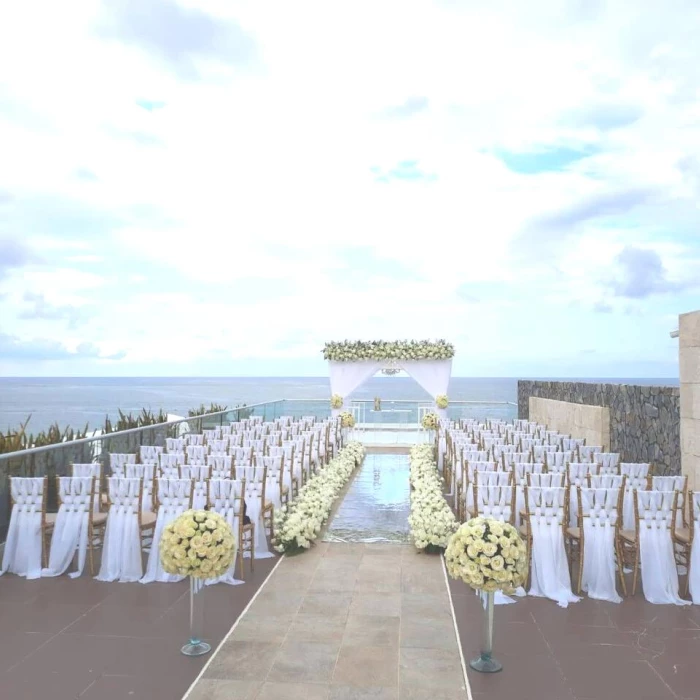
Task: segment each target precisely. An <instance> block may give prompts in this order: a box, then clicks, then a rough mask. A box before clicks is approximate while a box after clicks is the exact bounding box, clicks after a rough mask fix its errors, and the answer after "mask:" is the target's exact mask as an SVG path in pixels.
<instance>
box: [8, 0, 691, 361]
mask: <svg viewBox="0 0 700 700" xmlns="http://www.w3.org/2000/svg"><path fill="white" fill-rule="evenodd" d="M149 1H150V0H149ZM163 1H164V2H165V0H163ZM127 4H128V3H127ZM127 4H124V3H119V7H125V6H126V5H127ZM179 4H180V6H182V7H187V8H189V9H191V10H192V11H195V12H203V13H208V14H209V15H210V17H211V18H212V20H211V21H212V22H213V24H212V25H211V26H218V25H217V23H219V24H220V25H221V26H224V22H229V23H230V22H235V23H237V25H238V27H239V28H240V31H241V32H243V33H244V34H245V35H246V36H247V37H249V39H250V41H251V42H252V44H251V46H253V49H254V50H252V53H251V56H250V58H249V60H246V61H240V62H238V63H236V62H235V61H234V62H232V61H231V60H228V58H227V59H226V60H223V59H222V60H218V59H217V55H216V52H215V51H213V50H207V51H200V52H199V53H197V50H196V49H197V46H198V45H199V44H196V42H195V43H194V44H193V43H192V42H190V43H189V44H188V47H189V48H188V51H189V53H190V57H191V61H192V66H193V67H194V68H193V70H194V73H193V75H194V74H196V75H198V78H197V79H194V78H192V76H191V75H190V76H187V77H185V76H183V73H182V70H181V69H182V65H181V64H178V65H175V64H174V63H173V64H169V63H168V61H167V60H166V59H164V56H166V57H167V55H168V54H166V53H164V52H163V51H161V52H160V53H158V52H156V51H154V52H150V53H149V50H148V45H147V44H144V43H142V44H141V45H139V44H138V42H135V41H130V42H126V41H122V42H120V41H119V40H117V39H114V38H106V35H105V32H104V31H103V28H104V26H105V24H104V23H105V22H106V21H107V20H108V19H109V17H108V14H105V13H106V12H107V10H114V9H115V8H117V5H116V4H114V5H109V3H102V4H100V2H98V1H97V0H75V1H74V2H71V3H69V4H67V5H66V4H64V5H62V6H60V7H58V6H56V7H53V6H51V7H49V6H47V5H46V3H44V2H41V1H40V0H27V1H26V2H23V3H20V4H15V5H14V6H12V7H11V8H7V9H3V10H0V66H5V68H4V69H0V71H1V72H2V74H0V84H3V85H4V88H3V89H2V90H0V105H10V106H12V109H6V110H3V111H2V113H0V129H2V134H3V136H4V139H3V160H4V162H6V163H9V164H11V167H8V168H4V169H3V171H2V173H1V174H0V189H1V190H6V191H8V192H10V193H11V194H12V195H13V196H14V197H15V200H16V203H15V204H14V207H15V208H16V209H18V210H21V208H22V207H30V206H34V207H37V206H39V204H38V202H40V201H41V199H42V198H47V197H51V198H54V199H58V200H61V199H66V200H70V201H72V202H73V203H74V204H75V206H77V207H79V206H83V207H88V208H90V209H91V210H94V211H98V212H100V211H101V212H103V213H104V216H105V218H106V219H110V220H113V224H112V225H110V227H108V228H105V229H104V230H101V231H99V232H97V231H96V232H95V233H93V234H92V235H90V233H89V232H87V233H86V231H84V230H81V231H77V230H60V231H59V230H58V228H57V227H58V224H57V223H56V224H55V226H56V228H55V230H53V229H52V228H51V226H52V224H51V222H50V221H49V222H46V223H44V224H43V226H42V228H41V230H37V227H34V228H33V229H32V230H31V231H30V230H27V231H22V230H15V228H12V229H11V228H10V227H11V226H21V225H22V223H21V222H22V221H24V220H26V219H27V218H26V217H21V216H20V217H19V218H18V219H16V220H13V219H11V218H10V219H8V221H9V223H8V224H7V225H6V231H5V232H6V233H8V234H11V235H15V236H17V235H19V236H25V237H26V238H28V239H29V241H30V243H32V245H33V246H34V247H35V249H36V250H38V251H41V252H42V253H43V256H44V258H45V259H46V260H45V262H46V267H45V268H44V269H40V268H34V267H33V268H31V269H30V270H29V271H27V273H26V274H24V273H22V272H21V271H20V272H17V271H16V270H15V271H14V272H13V277H12V279H11V280H9V281H6V282H5V284H6V285H9V287H8V289H9V291H10V294H8V296H7V298H6V299H5V300H4V302H0V303H3V304H4V307H2V313H3V317H4V318H8V319H10V320H8V322H7V325H8V327H9V328H8V329H9V330H11V331H12V333H13V334H16V335H17V336H18V337H30V336H32V337H33V335H35V334H36V326H33V327H32V328H31V329H28V328H25V329H24V330H23V327H22V324H21V323H19V322H18V321H17V320H13V318H14V316H15V315H16V304H17V300H18V298H19V297H21V294H22V293H23V291H24V290H25V288H28V289H34V290H35V291H42V292H46V293H47V299H50V300H51V301H52V303H55V304H69V303H79V302H80V299H84V298H85V297H87V296H94V297H95V300H96V301H97V302H99V304H101V308H104V309H105V314H106V315H107V317H108V320H107V318H102V319H95V320H93V321H91V323H92V324H93V325H92V326H90V327H91V328H92V331H93V333H94V339H95V341H96V342H100V343H106V344H109V347H108V346H107V345H105V348H106V350H105V352H106V353H112V354H116V353H117V352H118V351H120V350H121V349H125V350H126V351H127V353H128V355H127V358H125V360H124V362H125V363H126V362H139V363H147V362H153V363H155V362H157V360H158V358H159V357H163V358H166V359H168V360H172V361H173V362H175V361H188V362H189V361H192V362H195V361H196V359H197V357H198V356H205V355H206V354H207V353H208V352H209V351H214V350H221V349H225V351H226V352H227V353H230V356H231V357H232V358H246V357H250V356H254V355H263V356H268V357H270V358H275V361H276V362H279V361H280V360H281V359H283V358H284V357H286V356H287V355H285V353H289V355H288V357H293V356H299V357H301V355H299V353H302V352H306V351H307V350H308V348H309V347H311V346H312V345H313V344H314V343H321V342H322V341H323V340H325V339H328V338H331V337H349V336H361V337H372V336H382V337H388V336H389V335H396V336H401V337H418V336H426V335H440V336H445V337H450V338H452V339H454V340H456V341H458V340H459V339H461V338H464V339H465V343H467V342H468V343H469V349H468V350H466V349H465V354H468V355H469V357H470V358H471V357H473V352H474V348H473V340H466V339H469V338H472V339H473V337H474V332H475V331H474V329H475V327H481V328H482V329H484V333H485V334H486V335H487V336H488V337H489V338H490V339H491V340H492V346H496V347H498V348H503V347H508V343H509V340H510V336H511V333H510V331H509V330H508V329H509V324H512V323H515V320H516V319H517V318H518V316H519V315H520V316H522V315H523V314H524V315H525V316H530V315H536V314H537V313H542V314H545V315H550V316H551V318H555V317H556V318H558V316H556V315H557V314H564V313H568V314H570V313H572V312H571V310H570V309H571V307H570V303H571V302H572V301H577V302H578V303H579V304H580V306H579V311H577V312H576V313H580V314H582V315H581V323H582V324H583V325H584V326H585V327H586V328H587V329H595V327H596V326H595V324H597V323H602V322H603V321H601V320H600V319H601V317H603V316H610V315H612V314H595V315H594V316H593V317H591V316H590V315H586V314H588V313H589V311H590V310H591V309H593V308H594V307H595V306H596V305H599V308H601V307H600V305H601V304H605V303H608V302H606V291H605V284H604V279H605V278H606V274H608V273H609V270H610V268H611V266H612V265H613V264H614V260H615V257H616V255H617V254H618V253H619V252H620V250H622V249H623V248H624V247H625V246H628V245H636V246H638V247H639V246H641V247H643V248H648V249H652V250H655V251H656V252H657V253H658V254H659V255H660V257H661V259H662V260H663V263H664V267H665V269H666V270H667V271H668V274H669V278H671V279H674V280H676V279H683V280H685V279H690V278H691V277H692V275H693V274H695V273H696V271H697V264H698V258H700V250H699V245H698V238H697V231H698V225H699V224H700V214H699V210H698V208H697V205H696V202H697V182H696V179H695V170H694V169H693V167H691V165H692V162H691V161H689V160H688V158H689V157H691V158H692V156H693V155H695V156H696V157H698V156H700V129H698V127H697V116H698V113H699V111H700V97H699V95H700V71H698V70H697V68H696V66H698V65H700V48H698V45H697V42H696V41H695V37H694V36H693V32H692V27H693V25H694V19H695V18H696V17H698V18H700V17H699V16H698V10H697V8H696V5H695V4H694V3H692V2H690V1H689V0H688V1H685V2H683V1H681V0H674V1H673V2H671V3H670V4H669V3H667V4H666V5H664V6H663V7H661V6H659V7H658V8H654V7H648V8H647V7H645V9H644V13H637V14H635V13H634V11H630V7H629V3H627V2H624V0H617V1H616V2H609V3H605V4H603V3H583V2H581V3H566V4H564V3H560V2H555V0H540V1H539V2H535V3H529V4H524V3H522V2H519V1H516V0H503V1H502V2H499V3H496V4H493V5H491V6H489V7H488V8H487V7H486V6H484V4H483V3H480V2H474V1H471V0H463V1H459V0H454V1H451V2H447V1H444V2H428V1H427V0H413V1H411V2H399V1H398V0H391V1H390V2H383V3H379V4H377V3H370V2H369V0H361V1H360V2H356V3H353V4H352V5H346V6H341V5H338V4H337V3H328V2H322V1H321V0H313V1H309V0H301V1H300V2H295V3H287V2H281V1H278V2H273V3H258V2H253V1H252V0H246V1H242V2H240V1H239V2H227V1H225V0H197V2H195V1H194V0H188V1H187V2H184V1H181V2H180V3H179ZM630 13H631V14H630ZM39 16H41V17H42V21H41V22H39V21H37V17H39ZM207 22H209V20H207ZM207 26H209V25H207ZM227 26H232V25H230V24H229V25H227ZM100 28H102V29H100ZM165 29H167V28H165V27H164V31H163V37H162V40H163V41H169V42H177V41H178V40H179V39H183V40H184V38H183V37H182V36H178V35H177V34H176V33H171V34H168V32H167V31H165ZM28 35H31V36H33V37H34V41H33V42H31V44H29V43H27V42H26V41H25V39H24V37H26V36H28ZM37 46H41V47H42V48H41V51H38V50H37V48H36V47H37ZM193 46H194V48H192V47H193ZM209 48H211V47H207V49H209ZM228 48H235V47H228ZM168 49H169V50H170V51H171V53H172V55H175V50H176V49H177V47H173V45H172V44H170V45H169V46H168ZM178 55H179V54H178ZM229 58H230V56H229ZM10 66H11V67H12V70H11V71H10V69H9V67H10ZM143 100H146V101H153V102H161V103H162V104H163V106H162V107H159V108H157V109H153V110H151V111H149V110H147V109H144V108H143V107H141V106H139V105H138V104H137V102H138V101H143ZM406 105H408V107H406ZM402 106H403V107H405V109H403V110H399V109H398V108H400V107H402ZM3 113H4V115H5V116H4V117H3V116H2V114H3ZM28 115H34V118H31V119H30V118H29V116H28ZM584 147H585V148H589V149H592V150H593V152H594V154H593V155H592V156H591V157H590V158H587V159H585V160H580V161H578V162H576V163H573V164H571V165H570V166H569V167H568V168H567V169H565V170H563V171H557V170H551V171H549V172H543V173H540V174H537V175H528V174H521V173H517V172H514V171H512V170H509V169H508V168H507V167H506V165H505V164H504V162H503V161H502V160H500V159H499V157H498V156H497V154H495V153H494V152H493V151H494V150H496V151H499V152H503V151H518V152H525V153H532V152H536V151H540V150H543V149H559V148H561V149H576V148H584ZM406 161H417V163H418V165H417V168H418V169H419V170H420V171H421V172H424V173H430V174H435V175H437V180H435V181H432V182H431V181H420V180H416V181H406V180H401V179H393V180H391V181H390V182H384V183H381V182H376V181H375V180H376V178H375V175H374V174H373V173H372V170H371V168H373V167H376V168H380V169H381V170H382V172H391V171H392V170H393V169H395V168H396V167H397V165H398V164H399V163H401V162H406ZM693 162H694V161H693ZM683 163H685V165H683ZM88 171H89V172H90V173H91V174H92V175H93V176H94V177H90V178H80V177H76V173H77V172H88ZM630 193H632V194H630ZM634 193H638V194H634ZM639 193H648V194H645V195H644V196H642V194H639ZM615 198H617V199H616V201H615V202H613V200H614V199H615ZM620 201H622V202H623V204H624V206H623V205H620ZM32 203H33V204H32ZM10 205H12V202H11V203H10ZM606 207H607V208H608V214H609V215H608V217H607V218H604V217H601V216H600V214H601V212H603V210H604V209H605V208H606ZM5 208H7V205H5ZM545 221H547V222H548V223H547V226H544V224H543V222H545ZM17 222H19V223H17ZM65 226H67V227H68V228H69V229H70V225H69V224H65ZM528 231H530V233H527V232H528ZM533 231H534V233H533ZM524 232H525V233H527V236H525V237H523V236H524ZM1 235H3V220H2V219H0V236H1ZM528 236H529V237H528ZM518 241H520V243H519V244H518V245H516V243H517V242H518ZM350 246H365V247H367V248H368V249H369V250H370V251H371V253H372V255H376V256H378V257H379V258H381V257H384V258H389V259H392V260H395V261H396V262H398V263H400V264H401V265H403V267H404V268H405V269H406V271H407V272H406V274H405V278H404V279H402V278H401V277H400V276H398V275H397V274H392V275H391V278H390V279H386V278H385V279H382V274H381V272H380V271H379V270H377V269H376V265H375V266H374V267H373V265H374V263H373V262H372V260H370V259H369V258H368V260H367V263H366V266H367V268H366V269H367V275H368V279H364V280H363V281H359V280H358V279H355V278H353V277H352V276H351V275H349V273H348V272H347V271H345V270H343V269H342V265H341V262H339V261H342V257H343V256H344V255H345V254H346V253H345V250H346V249H347V248H348V247H350ZM368 255H369V254H368ZM52 263H55V266H56V267H57V269H52ZM90 263H92V264H94V265H98V264H99V265H100V268H103V269H100V270H99V271H97V272H96V273H88V272H87V271H86V269H85V265H86V264H90ZM357 265H359V266H362V265H363V263H362V261H358V262H357ZM71 266H74V267H71ZM98 273H99V274H98ZM86 275H87V276H86ZM256 280H257V281H258V282H259V283H260V284H263V283H266V282H267V283H269V284H270V285H274V284H277V283H279V284H283V283H284V284H287V285H288V286H289V284H291V285H292V288H291V289H290V290H289V291H288V292H286V293H284V294H283V295H282V296H281V297H280V298H279V299H277V300H274V301H270V300H268V299H267V298H263V297H261V298H260V299H257V300H256V298H254V296H249V295H246V293H245V291H243V292H241V291H240V289H241V287H240V284H245V283H246V282H251V281H256ZM465 283H468V284H469V285H472V286H473V288H472V286H470V290H471V291H470V294H469V295H462V296H460V295H459V290H460V289H461V288H462V285H464V284H465ZM489 284H491V285H493V284H498V285H500V286H501V287H502V289H503V294H502V295H498V298H496V295H492V298H489V297H488V296H484V295H483V294H480V293H479V292H478V291H474V290H475V289H476V290H478V289H479V285H482V286H483V285H489ZM255 288H258V286H257V285H256V287H255ZM271 288H273V287H271ZM484 288H485V287H484ZM234 289H235V290H236V291H235V293H234V292H233V291H232V290H234ZM155 290H158V291H159V293H157V294H156V293H154V291H155ZM175 290H177V295H176V296H173V292H174V291H175ZM2 291H7V290H4V289H0V292H2ZM49 294H51V295H52V296H49ZM470 295H471V296H473V297H474V298H476V299H478V301H469V300H468V298H465V296H466V297H468V296H470ZM674 299H678V301H677V303H679V304H683V303H685V302H684V301H683V300H682V299H680V298H678V297H674V296H673V295H669V298H668V299H667V300H666V302H665V303H666V304H667V306H666V307H665V308H664V309H663V311H659V313H663V314H666V315H668V314H673V313H674V307H673V304H674ZM614 308H615V310H616V311H618V310H622V306H619V308H618V306H615V305H614ZM563 309H567V311H564V310H563ZM581 309H583V311H581ZM182 319H186V321H185V325H183V321H182ZM261 319H264V322H262V323H261ZM606 322H607V321H606ZM190 324H192V326H196V327H197V333H196V334H195V333H193V332H191V331H190ZM222 324H223V327H222ZM486 329H488V331H486ZM526 330H527V329H525V330H524V331H523V332H526ZM299 333H302V335H298V334H299ZM295 334H297V335H295ZM294 338H301V340H294ZM530 340H531V346H530V347H532V353H533V356H534V355H537V353H539V354H540V356H541V355H542V354H543V353H545V354H546V353H552V354H553V356H554V355H556V352H555V351H554V350H553V349H552V347H551V344H550V343H545V342H543V340H542V339H541V336H540V335H538V334H536V333H533V334H532V335H531V337H530ZM601 342H602V346H601V348H600V352H601V353H604V352H606V351H607V350H610V352H612V348H617V347H618V346H619V343H612V341H611V342H609V343H607V341H601ZM606 343H607V344H606ZM492 346H488V345H485V346H484V347H483V350H482V351H483V352H489V353H490V352H492V350H493V348H492ZM479 347H481V346H479ZM561 347H562V348H564V347H565V345H564V344H563V341H562V345H561ZM458 349H459V347H458ZM650 352H654V350H653V349H652V350H650ZM659 352H666V350H663V351H662V350H659ZM652 359H655V358H652ZM241 366H242V365H241ZM0 367H1V358H0ZM202 371H206V369H205V368H204V366H203V369H202ZM280 371H281V372H284V370H283V369H280ZM462 371H464V372H466V373H468V372H469V367H468V366H465V367H464V368H463V370H462ZM613 373H614V372H613Z"/></svg>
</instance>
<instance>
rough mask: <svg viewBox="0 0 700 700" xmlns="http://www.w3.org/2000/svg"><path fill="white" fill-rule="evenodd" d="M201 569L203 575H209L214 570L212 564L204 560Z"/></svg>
mask: <svg viewBox="0 0 700 700" xmlns="http://www.w3.org/2000/svg"><path fill="white" fill-rule="evenodd" d="M199 568H200V571H201V572H202V573H203V574H208V573H210V572H211V570H212V563H211V562H210V561H209V560H208V559H204V560H203V561H202V563H201V565H200V567H199Z"/></svg>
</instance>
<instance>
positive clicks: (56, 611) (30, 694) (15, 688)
mask: <svg viewBox="0 0 700 700" xmlns="http://www.w3.org/2000/svg"><path fill="white" fill-rule="evenodd" d="M277 561H278V559H259V560H257V561H256V562H255V564H254V567H255V570H254V572H253V575H252V576H251V575H250V574H249V573H248V565H247V563H246V572H245V573H246V579H248V580H247V582H246V583H245V584H244V585H241V586H227V585H216V586H210V587H209V588H208V589H207V590H206V591H205V592H204V596H205V606H204V615H205V620H206V628H205V629H206V638H207V641H209V642H210V643H212V645H213V646H214V647H216V645H217V644H218V643H219V642H220V641H221V640H222V639H223V637H224V636H225V635H226V633H227V632H228V630H229V629H230V628H231V625H233V623H234V622H235V620H236V619H237V618H238V616H239V615H240V614H241V612H243V610H244V609H245V606H246V605H247V604H248V602H249V601H250V599H251V598H252V596H253V595H254V593H255V591H257V590H258V588H259V587H260V584H261V583H262V582H263V581H264V579H265V578H266V576H267V575H268V574H269V573H270V571H271V570H272V568H273V566H274V565H275V563H276V562H277ZM98 565H99V557H98ZM188 615H189V584H188V582H187V581H184V582H182V583H149V584H140V583H102V582H100V581H95V580H94V579H92V578H91V577H90V576H88V575H87V574H86V575H83V576H82V577H81V578H78V579H75V580H71V579H69V578H68V577H67V576H61V577H59V578H53V579H51V578H44V579H38V580H36V581H25V580H24V579H23V578H19V577H17V576H13V575H11V574H5V575H4V576H2V577H0V698H2V700H39V699H40V698H50V699H51V700H75V699H76V698H80V699H81V700H83V699H84V700H117V699H120V700H121V699H122V698H123V699H125V700H126V699H130V700H142V699H143V700H146V699H148V700H178V699H179V698H181V697H182V696H183V695H184V693H185V692H186V691H187V688H188V687H189V686H190V684H191V683H192V681H194V679H195V678H196V677H197V674H198V673H199V672H200V670H201V669H202V667H203V666H204V664H205V663H206V661H207V657H199V658H188V657H185V656H183V655H182V654H181V653H180V648H181V647H182V645H183V644H184V643H185V642H187V634H188V630H189V622H188V620H189V618H188Z"/></svg>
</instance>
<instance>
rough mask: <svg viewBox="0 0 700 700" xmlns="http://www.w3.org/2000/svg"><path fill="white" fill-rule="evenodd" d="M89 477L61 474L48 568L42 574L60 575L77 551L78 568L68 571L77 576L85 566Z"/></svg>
mask: <svg viewBox="0 0 700 700" xmlns="http://www.w3.org/2000/svg"><path fill="white" fill-rule="evenodd" d="M94 484H95V482H94V479H93V477H91V476H89V477H61V478H60V479H59V480H58V489H59V495H60V499H61V505H60V507H59V509H58V515H57V516H56V524H55V525H54V530H53V537H52V538H51V550H50V552H49V565H48V568H46V569H44V570H43V571H42V572H41V575H42V576H60V575H61V574H63V573H64V572H65V571H66V570H67V569H68V567H69V566H70V565H71V562H72V561H73V557H74V556H75V551H76V549H77V550H78V569H77V570H76V571H74V572H72V573H70V574H69V576H70V577H71V578H77V577H78V576H80V575H81V574H82V573H83V569H84V568H85V555H86V553H87V545H88V534H89V527H90V504H91V503H92V500H93V489H94Z"/></svg>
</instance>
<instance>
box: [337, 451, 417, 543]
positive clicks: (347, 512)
mask: <svg viewBox="0 0 700 700" xmlns="http://www.w3.org/2000/svg"><path fill="white" fill-rule="evenodd" d="M408 473H409V462H408V455H407V454H372V453H368V454H367V455H366V456H365V461H364V462H363V464H362V466H361V467H360V469H359V471H358V473H357V474H356V475H355V477H354V479H353V481H352V483H351V484H350V488H349V489H348V491H347V492H346V494H345V497H344V498H343V501H342V503H341V504H340V507H339V508H338V510H337V511H336V513H335V515H334V516H333V518H332V519H331V521H330V523H329V526H328V530H327V532H326V535H325V537H324V540H325V541H327V542H328V541H331V542H333V541H343V542H407V541H408V539H409V536H408V514H409V485H408Z"/></svg>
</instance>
